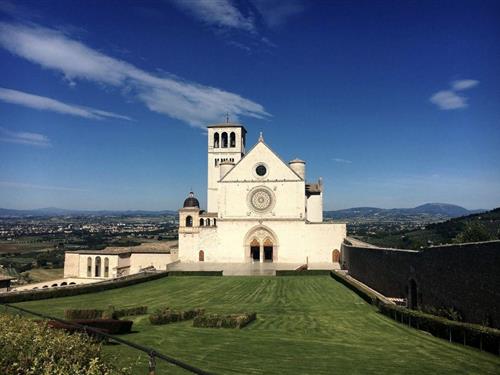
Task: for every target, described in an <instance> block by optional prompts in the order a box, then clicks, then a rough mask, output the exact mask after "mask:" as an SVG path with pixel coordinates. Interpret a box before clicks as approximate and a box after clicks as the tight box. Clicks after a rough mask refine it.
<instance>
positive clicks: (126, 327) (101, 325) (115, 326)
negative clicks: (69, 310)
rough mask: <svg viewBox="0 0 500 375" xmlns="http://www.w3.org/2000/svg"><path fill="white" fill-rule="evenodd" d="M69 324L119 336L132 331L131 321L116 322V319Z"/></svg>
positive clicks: (74, 321) (76, 321) (81, 321)
mask: <svg viewBox="0 0 500 375" xmlns="http://www.w3.org/2000/svg"><path fill="white" fill-rule="evenodd" d="M70 323H76V324H80V325H82V326H89V327H92V328H97V329H102V330H107V332H109V333H110V334H112V335H121V334H124V333H130V331H131V330H132V324H133V323H134V322H133V321H131V320H118V319H75V320H72V321H71V322H70Z"/></svg>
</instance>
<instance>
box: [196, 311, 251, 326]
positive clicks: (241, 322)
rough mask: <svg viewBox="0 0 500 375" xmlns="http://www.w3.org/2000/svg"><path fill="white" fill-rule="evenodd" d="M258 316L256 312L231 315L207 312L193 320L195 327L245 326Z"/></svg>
mask: <svg viewBox="0 0 500 375" xmlns="http://www.w3.org/2000/svg"><path fill="white" fill-rule="evenodd" d="M256 318H257V314H256V313H241V314H230V315H218V314H206V315H199V316H197V317H196V318H194V320H193V327H200V328H243V327H245V326H247V325H248V324H249V323H250V322H253V321H254V320H255V319H256Z"/></svg>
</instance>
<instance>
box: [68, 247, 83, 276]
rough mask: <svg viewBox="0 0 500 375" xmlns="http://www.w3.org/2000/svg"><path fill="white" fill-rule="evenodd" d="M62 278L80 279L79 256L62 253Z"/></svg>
mask: <svg viewBox="0 0 500 375" xmlns="http://www.w3.org/2000/svg"><path fill="white" fill-rule="evenodd" d="M64 277H80V254H77V253H69V252H66V253H64Z"/></svg>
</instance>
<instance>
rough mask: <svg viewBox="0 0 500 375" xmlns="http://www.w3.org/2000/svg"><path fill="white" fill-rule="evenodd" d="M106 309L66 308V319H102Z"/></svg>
mask: <svg viewBox="0 0 500 375" xmlns="http://www.w3.org/2000/svg"><path fill="white" fill-rule="evenodd" d="M103 313H104V310H96V309H87V310H78V309H66V310H64V319H66V320H74V319H100V318H102V315H103Z"/></svg>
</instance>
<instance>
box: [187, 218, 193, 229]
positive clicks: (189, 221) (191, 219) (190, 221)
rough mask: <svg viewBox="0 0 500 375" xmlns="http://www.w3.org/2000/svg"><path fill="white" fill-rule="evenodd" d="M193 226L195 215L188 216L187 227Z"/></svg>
mask: <svg viewBox="0 0 500 375" xmlns="http://www.w3.org/2000/svg"><path fill="white" fill-rule="evenodd" d="M192 226H193V217H192V216H186V227H192Z"/></svg>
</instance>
